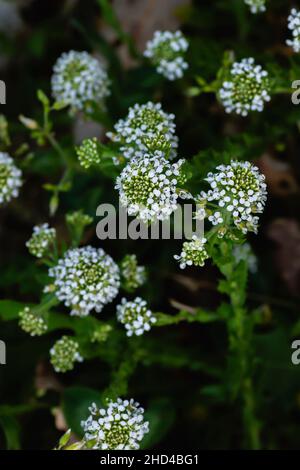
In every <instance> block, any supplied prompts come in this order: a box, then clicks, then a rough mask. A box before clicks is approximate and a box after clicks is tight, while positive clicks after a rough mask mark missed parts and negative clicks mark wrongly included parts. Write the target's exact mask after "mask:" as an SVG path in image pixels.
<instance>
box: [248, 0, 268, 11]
mask: <svg viewBox="0 0 300 470" xmlns="http://www.w3.org/2000/svg"><path fill="white" fill-rule="evenodd" d="M266 1H267V0H245V3H246V5H248V6H249V7H250V11H251V13H254V14H255V13H261V12H264V11H266Z"/></svg>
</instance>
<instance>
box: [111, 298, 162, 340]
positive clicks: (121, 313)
mask: <svg viewBox="0 0 300 470" xmlns="http://www.w3.org/2000/svg"><path fill="white" fill-rule="evenodd" d="M117 319H118V320H119V321H120V322H121V323H123V325H124V326H125V328H126V330H127V332H126V334H127V336H132V335H136V336H140V335H142V334H143V333H144V332H145V331H149V330H150V329H151V325H152V324H153V323H156V318H155V316H154V315H153V313H152V312H151V310H149V309H148V308H147V303H146V301H145V300H143V299H141V297H136V298H135V299H134V300H133V301H131V302H130V301H128V300H126V299H122V301H121V304H120V305H118V306H117Z"/></svg>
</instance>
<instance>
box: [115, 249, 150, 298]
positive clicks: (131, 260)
mask: <svg viewBox="0 0 300 470" xmlns="http://www.w3.org/2000/svg"><path fill="white" fill-rule="evenodd" d="M120 268H121V279H122V287H123V288H124V289H125V290H127V291H128V292H133V291H134V290H135V289H137V288H138V287H140V286H142V285H143V284H144V282H145V281H146V269H145V267H144V266H138V264H137V258H136V255H126V256H125V258H124V259H123V260H122V262H121V265H120Z"/></svg>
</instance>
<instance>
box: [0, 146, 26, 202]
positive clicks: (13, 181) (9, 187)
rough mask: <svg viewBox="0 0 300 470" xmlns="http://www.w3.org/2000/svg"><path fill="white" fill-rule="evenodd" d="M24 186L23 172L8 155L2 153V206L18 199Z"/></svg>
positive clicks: (0, 174) (0, 191) (0, 172)
mask: <svg viewBox="0 0 300 470" xmlns="http://www.w3.org/2000/svg"><path fill="white" fill-rule="evenodd" d="M21 186H22V172H21V170H19V168H17V167H16V166H15V164H14V162H13V159H12V158H11V157H10V155H8V153H4V152H0V204H5V203H7V202H9V201H10V200H11V199H13V198H15V197H18V195H19V189H20V187H21Z"/></svg>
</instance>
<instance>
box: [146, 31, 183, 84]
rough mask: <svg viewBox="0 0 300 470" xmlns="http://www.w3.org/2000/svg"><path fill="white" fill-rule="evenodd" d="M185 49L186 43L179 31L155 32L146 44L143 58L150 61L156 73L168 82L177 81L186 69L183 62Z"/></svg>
mask: <svg viewBox="0 0 300 470" xmlns="http://www.w3.org/2000/svg"><path fill="white" fill-rule="evenodd" d="M187 49H188V42H187V40H186V39H185V37H184V36H183V34H182V33H181V31H176V32H175V33H172V32H171V31H155V33H154V36H153V38H152V39H151V40H150V41H148V42H147V44H146V49H145V52H144V56H145V57H147V58H148V59H150V60H151V62H152V63H153V65H155V67H156V70H157V72H158V73H160V74H161V75H163V76H164V77H165V78H167V79H168V80H177V79H178V78H182V77H183V74H184V71H185V70H186V69H187V68H188V64H187V62H186V61H185V60H184V57H185V52H186V51H187Z"/></svg>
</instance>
